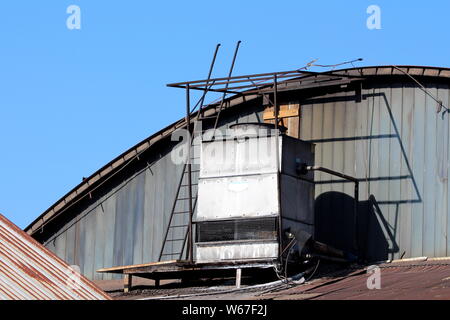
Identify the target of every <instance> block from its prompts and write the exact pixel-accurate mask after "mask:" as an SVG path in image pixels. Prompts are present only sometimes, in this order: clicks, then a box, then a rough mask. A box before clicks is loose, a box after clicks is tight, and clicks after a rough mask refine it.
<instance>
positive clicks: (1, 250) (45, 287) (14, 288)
mask: <svg viewBox="0 0 450 320" xmlns="http://www.w3.org/2000/svg"><path fill="white" fill-rule="evenodd" d="M105 299H110V297H109V296H108V295H106V293H104V292H103V291H102V290H100V289H99V288H98V287H96V286H95V285H94V284H93V283H92V282H91V281H89V280H87V279H86V278H85V277H83V276H81V275H80V274H79V273H78V272H76V271H74V269H73V268H71V267H70V266H69V265H68V264H67V263H65V262H64V261H63V260H61V259H60V258H58V257H57V256H56V255H54V254H53V253H52V252H51V251H49V250H48V249H46V248H45V247H43V246H42V245H41V244H39V243H38V242H37V241H35V240H34V239H32V238H31V237H30V236H29V235H28V234H26V233H25V232H23V231H22V230H20V229H19V228H18V227H17V226H15V225H14V224H13V223H12V222H11V221H9V220H8V219H6V218H5V217H4V216H3V215H1V214H0V300H105Z"/></svg>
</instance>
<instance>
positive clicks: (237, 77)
mask: <svg viewBox="0 0 450 320" xmlns="http://www.w3.org/2000/svg"><path fill="white" fill-rule="evenodd" d="M301 73H304V71H299V70H289V71H280V72H267V73H259V74H258V73H255V74H248V75H242V76H232V77H222V78H213V79H211V80H214V81H222V80H226V81H227V82H229V81H230V80H231V81H234V80H242V79H248V78H249V77H250V78H258V77H259V78H261V77H268V78H273V76H274V74H276V75H278V77H280V76H284V75H287V74H301ZM245 81H247V80H245ZM205 82H206V80H194V81H185V82H177V83H169V84H167V86H168V87H176V86H183V87H184V86H186V85H187V84H189V85H190V86H191V87H192V86H193V85H194V84H195V85H196V86H199V85H200V84H202V83H203V86H204V83H205Z"/></svg>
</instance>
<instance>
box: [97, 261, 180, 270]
mask: <svg viewBox="0 0 450 320" xmlns="http://www.w3.org/2000/svg"><path fill="white" fill-rule="evenodd" d="M181 262H182V261H180V260H168V261H159V262H150V263H143V264H135V265H130V266H118V267H111V268H102V269H99V270H97V272H116V271H123V270H127V269H136V268H146V267H153V266H163V265H171V264H175V263H181Z"/></svg>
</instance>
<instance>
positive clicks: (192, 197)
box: [177, 197, 195, 200]
mask: <svg viewBox="0 0 450 320" xmlns="http://www.w3.org/2000/svg"><path fill="white" fill-rule="evenodd" d="M189 199H195V197H192V198H189V197H187V198H178V199H177V200H189Z"/></svg>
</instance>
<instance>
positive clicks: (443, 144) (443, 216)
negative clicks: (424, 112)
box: [434, 85, 449, 256]
mask: <svg viewBox="0 0 450 320" xmlns="http://www.w3.org/2000/svg"><path fill="white" fill-rule="evenodd" d="M437 97H438V99H440V100H441V101H442V102H443V104H444V105H446V106H448V87H447V86H442V85H441V86H438V88H437ZM448 128H449V124H448V121H443V120H442V119H440V118H439V116H437V117H436V170H437V171H436V174H435V179H436V196H435V199H436V211H435V216H436V230H435V240H434V241H435V252H434V256H445V255H446V254H447V223H448V222H447V210H448V198H447V189H448V166H449V161H448V160H449V159H448V143H447V141H448Z"/></svg>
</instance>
